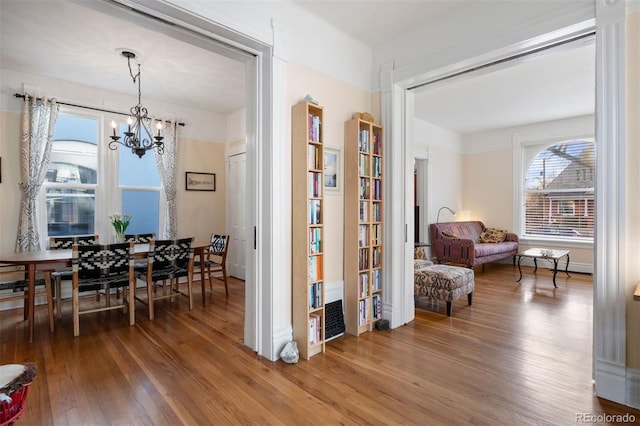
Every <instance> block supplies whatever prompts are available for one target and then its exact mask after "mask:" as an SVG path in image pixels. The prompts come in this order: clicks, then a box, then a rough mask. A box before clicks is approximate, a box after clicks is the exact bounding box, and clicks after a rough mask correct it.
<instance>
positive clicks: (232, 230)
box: [227, 153, 247, 280]
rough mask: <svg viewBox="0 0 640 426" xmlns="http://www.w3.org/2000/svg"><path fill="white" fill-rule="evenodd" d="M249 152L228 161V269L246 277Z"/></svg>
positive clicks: (231, 272)
mask: <svg viewBox="0 0 640 426" xmlns="http://www.w3.org/2000/svg"><path fill="white" fill-rule="evenodd" d="M246 164H247V154H246V153H242V154H236V155H233V156H231V157H229V161H228V163H227V169H228V170H227V182H228V183H227V184H228V190H227V194H228V196H227V197H228V199H229V200H228V201H229V202H228V206H229V211H228V215H227V218H228V223H229V230H228V232H229V238H230V240H229V252H228V253H227V271H228V273H229V275H231V276H233V277H236V278H240V279H242V280H244V279H245V269H246V258H245V253H246V250H247V217H246V206H245V199H246V196H245V195H246V191H247V184H246V183H247V180H246V168H247V166H246Z"/></svg>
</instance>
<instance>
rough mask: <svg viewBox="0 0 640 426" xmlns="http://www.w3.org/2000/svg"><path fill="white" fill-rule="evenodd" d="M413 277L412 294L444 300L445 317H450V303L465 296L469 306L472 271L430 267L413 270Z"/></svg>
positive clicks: (458, 268)
mask: <svg viewBox="0 0 640 426" xmlns="http://www.w3.org/2000/svg"><path fill="white" fill-rule="evenodd" d="M413 276H414V278H413V289H414V294H415V295H416V296H427V297H430V298H432V299H438V300H444V301H445V302H447V316H451V302H453V301H454V300H456V299H458V298H459V297H462V296H464V295H465V294H466V295H467V300H468V301H469V305H471V298H472V295H473V289H474V286H475V284H474V275H473V269H469V268H461V267H459V266H449V265H432V266H429V267H426V268H421V269H416V270H414V274H413Z"/></svg>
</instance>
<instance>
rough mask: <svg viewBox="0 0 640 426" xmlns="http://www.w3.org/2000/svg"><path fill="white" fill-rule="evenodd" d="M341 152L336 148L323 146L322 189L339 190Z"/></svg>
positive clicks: (340, 182) (340, 181)
mask: <svg viewBox="0 0 640 426" xmlns="http://www.w3.org/2000/svg"><path fill="white" fill-rule="evenodd" d="M340 157H341V152H340V150H339V149H336V148H328V147H325V148H324V189H325V190H326V191H334V192H340V187H341V185H342V176H341V175H340V160H341V158H340Z"/></svg>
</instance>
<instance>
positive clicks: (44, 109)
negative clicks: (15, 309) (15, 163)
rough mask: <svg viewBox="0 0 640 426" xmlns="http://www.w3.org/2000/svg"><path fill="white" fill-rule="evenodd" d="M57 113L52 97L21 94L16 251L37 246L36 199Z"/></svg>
mask: <svg viewBox="0 0 640 426" xmlns="http://www.w3.org/2000/svg"><path fill="white" fill-rule="evenodd" d="M57 116H58V105H57V103H56V101H55V99H46V98H45V99H36V98H34V97H32V96H25V97H24V107H23V110H22V139H21V141H20V172H21V183H20V189H21V190H22V202H21V205H20V219H19V222H18V237H17V239H16V252H27V251H38V250H40V233H39V231H38V215H37V211H36V206H37V203H36V200H37V197H38V192H40V188H41V187H42V182H44V178H45V174H46V173H47V167H48V166H49V157H50V155H51V145H52V139H53V129H54V126H55V124H56V118H57Z"/></svg>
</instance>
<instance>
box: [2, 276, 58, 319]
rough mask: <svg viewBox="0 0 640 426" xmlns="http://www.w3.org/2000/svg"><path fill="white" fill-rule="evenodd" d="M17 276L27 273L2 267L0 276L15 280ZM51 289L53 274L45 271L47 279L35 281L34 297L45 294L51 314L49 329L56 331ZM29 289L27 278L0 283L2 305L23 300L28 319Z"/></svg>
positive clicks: (25, 316)
mask: <svg viewBox="0 0 640 426" xmlns="http://www.w3.org/2000/svg"><path fill="white" fill-rule="evenodd" d="M16 274H25V272H24V271H18V270H16V268H15V266H13V265H0V276H2V275H11V277H12V278H13V276H15V275H16ZM51 287H52V285H51V273H50V272H47V271H45V277H44V278H38V279H36V281H35V289H36V292H35V294H34V297H38V296H42V295H43V294H44V295H45V296H46V299H47V310H48V314H49V329H50V330H51V331H54V329H55V324H54V318H53V295H52V291H51ZM28 288H29V281H28V280H27V277H24V279H20V280H14V281H3V282H0V303H5V302H13V301H18V300H22V301H23V306H24V307H23V310H24V318H25V319H27V316H28V312H29V309H30V308H29V304H28V303H27V302H28V300H29V293H28ZM9 291H10V292H9Z"/></svg>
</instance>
